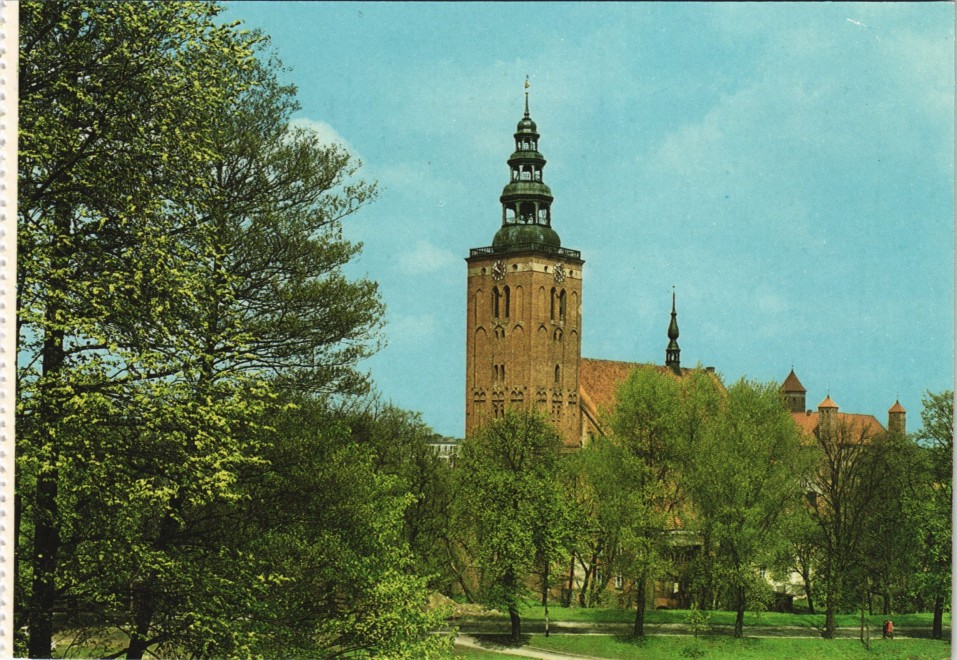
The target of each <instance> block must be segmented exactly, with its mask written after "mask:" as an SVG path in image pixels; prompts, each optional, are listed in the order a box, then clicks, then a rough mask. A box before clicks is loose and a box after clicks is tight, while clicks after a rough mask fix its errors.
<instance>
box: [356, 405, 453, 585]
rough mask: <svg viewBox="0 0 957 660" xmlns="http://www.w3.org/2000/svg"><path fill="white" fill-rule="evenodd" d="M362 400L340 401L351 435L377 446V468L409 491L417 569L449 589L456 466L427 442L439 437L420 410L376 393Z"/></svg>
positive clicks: (407, 526)
mask: <svg viewBox="0 0 957 660" xmlns="http://www.w3.org/2000/svg"><path fill="white" fill-rule="evenodd" d="M361 403H362V404H364V405H359V406H355V405H350V406H348V407H340V414H341V415H342V417H343V419H344V420H346V422H347V423H348V424H349V428H350V432H351V434H352V437H353V438H354V439H355V440H356V441H357V442H358V443H359V444H360V445H361V446H363V447H365V448H367V449H369V450H371V451H372V452H373V467H374V469H375V471H376V473H379V474H383V475H389V476H392V477H394V480H393V481H394V488H395V493H394V494H395V495H396V496H398V495H409V496H411V501H410V503H409V505H408V506H407V507H406V508H405V512H404V515H403V526H402V537H403V540H404V541H405V542H406V543H408V545H409V548H410V550H411V551H412V555H413V558H414V561H415V567H416V573H417V574H418V575H421V576H423V577H426V578H427V579H428V581H429V586H430V587H431V588H432V589H435V590H438V591H441V592H442V593H446V594H447V593H449V592H450V591H451V587H452V583H453V581H454V579H455V578H454V575H453V574H452V572H451V569H450V568H449V561H448V550H447V543H448V542H449V539H450V537H451V533H452V530H451V529H450V528H449V519H450V516H451V506H452V469H451V466H450V465H449V463H448V461H447V460H445V459H443V458H441V457H439V456H438V454H437V453H436V452H435V450H434V449H433V448H432V447H430V446H429V444H428V443H429V442H432V441H436V440H440V439H441V438H440V436H438V435H437V434H436V433H435V432H434V431H433V430H432V429H431V428H429V427H428V426H427V425H426V424H425V423H424V422H423V421H422V418H421V417H420V416H419V414H418V413H412V412H408V411H405V410H402V409H400V408H397V407H395V406H393V405H391V404H382V403H380V402H379V401H378V400H377V399H375V398H372V399H365V400H363V401H362V402H361Z"/></svg>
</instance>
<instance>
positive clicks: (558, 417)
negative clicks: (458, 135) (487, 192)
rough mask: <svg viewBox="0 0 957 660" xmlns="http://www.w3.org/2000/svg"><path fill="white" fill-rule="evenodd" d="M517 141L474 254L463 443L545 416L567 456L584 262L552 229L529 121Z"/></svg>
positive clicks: (576, 438)
mask: <svg viewBox="0 0 957 660" xmlns="http://www.w3.org/2000/svg"><path fill="white" fill-rule="evenodd" d="M525 89H526V91H525V115H524V116H523V117H522V119H521V120H520V121H519V122H518V128H517V129H516V131H515V135H514V137H515V150H514V152H513V153H512V155H511V156H509V158H508V161H507V162H508V168H509V181H508V183H507V184H506V185H505V189H504V190H503V191H502V196H501V197H500V198H499V201H500V202H501V204H502V224H501V227H500V228H499V230H498V231H497V232H496V234H495V237H494V238H493V239H492V245H490V246H488V247H479V248H473V249H472V250H470V251H469V256H468V258H467V259H466V263H467V264H468V305H467V310H466V314H467V315H466V333H467V334H466V366H465V379H466V383H465V435H466V436H469V435H472V433H474V432H475V431H476V429H478V428H479V427H481V426H482V425H483V424H485V423H487V422H488V421H489V420H492V419H494V418H497V417H501V416H502V415H503V414H504V413H505V409H506V408H508V407H522V406H531V405H534V406H536V407H538V408H539V409H540V410H542V411H543V412H546V413H547V414H548V416H549V419H550V420H551V422H552V423H553V424H554V425H555V426H556V427H557V428H558V429H559V431H560V432H561V434H562V437H563V438H564V440H565V445H566V446H579V445H580V440H581V438H580V434H581V421H580V418H581V412H580V409H579V405H578V363H579V358H580V356H581V294H582V265H583V264H584V262H583V261H582V259H581V253H580V252H579V251H577V250H569V249H567V248H563V247H562V246H561V239H560V238H559V237H558V234H557V233H556V232H555V230H554V229H553V228H552V200H553V197H552V192H551V190H550V189H549V187H548V186H547V185H545V183H544V181H543V171H544V169H545V158H544V157H543V156H542V154H541V153H540V152H539V150H538V146H539V143H538V142H539V137H540V136H539V133H538V128H537V126H536V125H535V122H534V121H532V118H531V116H530V115H529V112H528V82H527V81H526V83H525Z"/></svg>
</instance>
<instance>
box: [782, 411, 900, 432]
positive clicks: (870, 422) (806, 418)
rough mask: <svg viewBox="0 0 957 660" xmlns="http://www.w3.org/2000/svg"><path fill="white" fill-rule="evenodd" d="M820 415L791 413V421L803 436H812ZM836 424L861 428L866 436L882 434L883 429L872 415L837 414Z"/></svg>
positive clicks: (816, 413) (815, 413)
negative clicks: (865, 432)
mask: <svg viewBox="0 0 957 660" xmlns="http://www.w3.org/2000/svg"><path fill="white" fill-rule="evenodd" d="M820 415H821V414H820V413H818V412H812V411H808V412H794V413H791V419H793V420H794V422H795V424H797V425H798V428H800V429H801V432H802V433H804V434H805V435H814V429H815V428H817V425H818V421H819V420H820ZM837 423H838V425H842V424H846V425H847V426H848V427H850V428H852V429H861V428H863V429H864V430H866V431H867V434H868V436H874V435H877V434H879V433H883V432H884V427H883V426H882V425H881V423H880V422H878V421H877V418H876V417H874V416H873V415H859V414H856V413H838V414H837Z"/></svg>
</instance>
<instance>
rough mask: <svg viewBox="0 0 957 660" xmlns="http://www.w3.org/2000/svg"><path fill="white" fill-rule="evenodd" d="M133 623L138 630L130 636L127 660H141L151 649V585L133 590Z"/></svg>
mask: <svg viewBox="0 0 957 660" xmlns="http://www.w3.org/2000/svg"><path fill="white" fill-rule="evenodd" d="M133 621H134V622H135V624H136V629H135V630H134V631H133V634H132V635H130V644H129V646H128V647H127V649H126V660H134V659H136V660H139V658H142V657H143V655H144V654H145V653H146V650H147V648H149V643H148V642H149V640H148V637H147V636H148V635H149V632H150V626H151V625H152V623H153V594H152V591H151V590H150V588H149V585H142V586H139V587H136V588H134V589H133Z"/></svg>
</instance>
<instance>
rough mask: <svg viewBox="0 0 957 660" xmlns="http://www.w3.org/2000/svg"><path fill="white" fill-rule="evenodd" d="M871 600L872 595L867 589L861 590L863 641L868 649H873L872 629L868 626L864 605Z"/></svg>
mask: <svg viewBox="0 0 957 660" xmlns="http://www.w3.org/2000/svg"><path fill="white" fill-rule="evenodd" d="M869 600H870V597H869V595H868V592H867V589H863V590H862V591H861V642H862V643H863V644H864V646H865V647H866V648H867V650H868V651H870V650H871V631H870V630H869V629H868V627H867V617H866V616H864V606H865V605H866V604H867V601H869Z"/></svg>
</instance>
